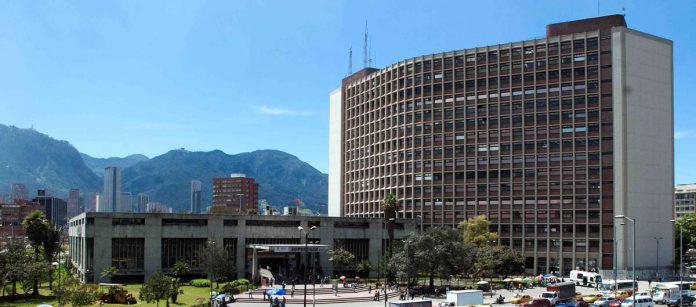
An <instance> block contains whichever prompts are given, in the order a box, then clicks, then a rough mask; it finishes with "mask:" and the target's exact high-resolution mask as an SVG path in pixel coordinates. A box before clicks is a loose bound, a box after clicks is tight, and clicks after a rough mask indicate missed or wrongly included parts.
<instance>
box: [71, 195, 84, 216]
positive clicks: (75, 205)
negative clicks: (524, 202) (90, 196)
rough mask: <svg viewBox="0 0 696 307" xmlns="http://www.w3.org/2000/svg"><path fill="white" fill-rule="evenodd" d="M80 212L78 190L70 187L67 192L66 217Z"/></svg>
mask: <svg viewBox="0 0 696 307" xmlns="http://www.w3.org/2000/svg"><path fill="white" fill-rule="evenodd" d="M80 213H82V212H81V211H80V190H79V189H70V191H69V192H68V218H71V217H73V216H76V215H78V214H80Z"/></svg>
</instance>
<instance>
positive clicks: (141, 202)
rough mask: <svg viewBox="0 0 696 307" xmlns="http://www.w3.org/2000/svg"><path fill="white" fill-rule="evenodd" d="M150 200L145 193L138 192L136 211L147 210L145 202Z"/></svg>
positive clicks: (142, 211)
mask: <svg viewBox="0 0 696 307" xmlns="http://www.w3.org/2000/svg"><path fill="white" fill-rule="evenodd" d="M149 202H150V196H147V194H145V193H138V200H137V203H138V212H140V213H144V212H147V203H149Z"/></svg>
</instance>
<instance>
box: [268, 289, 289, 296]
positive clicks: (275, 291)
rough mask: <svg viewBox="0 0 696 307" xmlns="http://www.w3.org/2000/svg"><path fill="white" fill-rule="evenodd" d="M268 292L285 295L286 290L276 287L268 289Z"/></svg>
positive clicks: (269, 293)
mask: <svg viewBox="0 0 696 307" xmlns="http://www.w3.org/2000/svg"><path fill="white" fill-rule="evenodd" d="M266 294H268V295H285V290H283V289H280V288H274V289H271V290H268V291H266Z"/></svg>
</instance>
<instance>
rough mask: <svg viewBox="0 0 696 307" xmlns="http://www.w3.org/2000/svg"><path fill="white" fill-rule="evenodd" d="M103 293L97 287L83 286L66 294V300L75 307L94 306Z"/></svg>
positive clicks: (79, 285) (79, 284)
mask: <svg viewBox="0 0 696 307" xmlns="http://www.w3.org/2000/svg"><path fill="white" fill-rule="evenodd" d="M100 294H101V292H100V291H99V287H98V286H97V285H90V284H81V283H79V282H78V285H77V286H76V287H75V288H74V289H72V290H70V291H68V292H67V293H66V300H67V301H68V302H70V304H71V305H73V307H82V306H89V305H92V304H93V303H94V302H95V301H96V300H98V299H99V296H100Z"/></svg>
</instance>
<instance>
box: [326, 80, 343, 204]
mask: <svg viewBox="0 0 696 307" xmlns="http://www.w3.org/2000/svg"><path fill="white" fill-rule="evenodd" d="M342 164H343V101H342V100H341V88H337V89H336V90H334V91H333V92H331V94H330V96H329V216H341V199H342V195H343V192H342V189H341V184H342V181H343V180H342V178H343V167H342Z"/></svg>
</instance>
